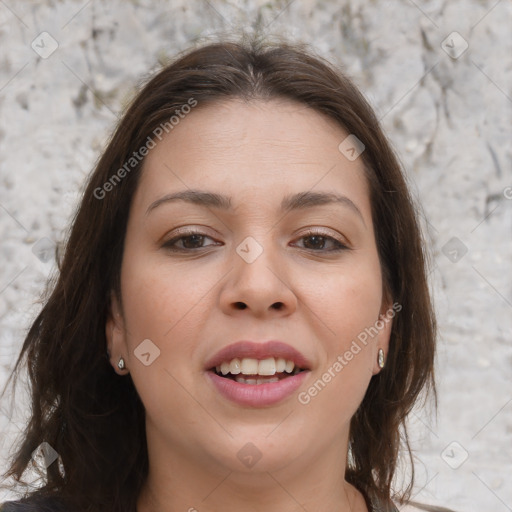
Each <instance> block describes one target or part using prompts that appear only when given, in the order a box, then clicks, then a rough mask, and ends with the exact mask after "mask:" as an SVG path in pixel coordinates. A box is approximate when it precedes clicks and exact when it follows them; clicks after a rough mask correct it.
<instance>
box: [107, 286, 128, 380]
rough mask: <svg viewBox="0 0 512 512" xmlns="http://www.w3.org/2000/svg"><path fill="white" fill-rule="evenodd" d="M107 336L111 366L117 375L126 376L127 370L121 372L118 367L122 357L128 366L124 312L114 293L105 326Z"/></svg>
mask: <svg viewBox="0 0 512 512" xmlns="http://www.w3.org/2000/svg"><path fill="white" fill-rule="evenodd" d="M105 336H106V339H107V354H108V357H109V360H110V364H111V365H112V367H113V368H114V370H115V372H116V373H117V374H119V375H126V373H127V368H126V367H125V369H124V370H120V369H119V367H118V366H117V363H118V362H119V359H120V358H121V357H122V358H123V359H124V361H125V366H127V354H128V350H127V344H126V327H125V324H124V318H123V312H122V308H121V307H120V304H119V301H118V299H117V297H116V294H115V293H114V292H112V294H111V296H110V308H109V312H108V315H107V322H106V324H105Z"/></svg>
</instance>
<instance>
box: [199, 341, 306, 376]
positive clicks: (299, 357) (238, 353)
mask: <svg viewBox="0 0 512 512" xmlns="http://www.w3.org/2000/svg"><path fill="white" fill-rule="evenodd" d="M244 357H247V358H252V359H258V360H261V359H267V358H269V357H275V358H279V357H282V358H283V359H287V360H289V361H293V362H294V363H295V366H298V367H299V368H300V369H302V370H309V369H310V368H311V363H310V362H309V361H308V359H307V358H306V357H305V356H304V355H303V354H301V353H300V352H299V351H298V350H297V349H295V348H293V347H292V346H291V345H288V344H286V343H283V342H282V341H275V340H271V341H265V342H254V341H237V342H236V343H233V344H231V345H228V346H227V347H224V348H223V349H221V350H219V351H218V352H217V353H216V354H214V355H213V356H212V357H211V358H210V359H209V360H208V361H207V362H206V366H205V370H211V369H215V367H216V366H218V365H220V364H222V363H223V362H224V361H232V360H233V359H235V358H238V359H243V358H244Z"/></svg>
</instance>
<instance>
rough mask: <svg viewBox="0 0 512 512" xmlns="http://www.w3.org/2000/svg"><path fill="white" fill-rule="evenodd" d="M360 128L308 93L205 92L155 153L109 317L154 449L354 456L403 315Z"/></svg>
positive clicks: (267, 466) (308, 458) (245, 457)
mask: <svg viewBox="0 0 512 512" xmlns="http://www.w3.org/2000/svg"><path fill="white" fill-rule="evenodd" d="M347 136H348V133H345V132H344V131H343V130H342V129H340V128H339V127H338V126H337V125H336V124H335V123H334V122H333V121H331V120H329V119H327V118H325V117H323V116H322V115H320V114H319V113H316V112H315V111H313V110H311V109H309V108H307V107H305V106H303V105H300V104H296V103H293V102H287V101H277V100H272V101H268V102H264V101H253V102H251V103H243V102H241V101H238V100H229V101H225V102H223V103H215V104H213V105H210V106H205V107H201V105H199V106H198V107H197V108H196V109H195V110H193V111H192V112H191V113H190V114H189V115H188V116H186V117H185V118H184V119H182V120H181V121H180V123H179V124H178V125H177V126H175V127H174V128H173V130H172V131H171V132H170V133H169V134H168V135H167V136H166V138H164V139H163V140H162V141H161V142H159V143H158V144H157V146H156V147H155V148H154V149H152V150H150V152H149V154H148V156H147V157H146V159H145V163H144V169H143V172H142V176H141V181H140V184H139V186H138V189H137V192H136V194H135V196H134V199H133V202H132V206H131V210H130V215H129V220H128V225H127V232H126V240H125V246H124V257H123V263H122V271H121V295H122V309H121V307H120V305H119V304H118V303H117V301H115V300H114V302H113V309H112V315H111V317H110V318H109V321H108V324H107V338H108V344H109V349H110V351H111V353H112V360H111V361H112V365H113V366H114V368H115V370H116V371H117V372H118V373H119V374H123V375H126V371H120V370H118V369H117V367H116V363H117V361H118V359H119V357H121V356H122V357H123V358H124V360H125V362H126V367H127V370H128V371H129V373H130V374H131V378H132V379H133V382H134V384H135V386H136V388H137V391H138V393H139V395H140V398H141V399H142V402H143V403H144V406H145V409H146V428H147V436H148V447H149V451H150V457H151V456H154V457H164V455H165V456H169V458H168V460H169V464H171V462H170V461H171V458H172V460H175V459H180V457H181V458H182V460H187V463H188V464H190V465H194V464H195V465H197V467H201V468H202V469H203V470H205V468H208V469H211V470H216V471H218V470H219V469H221V468H222V469H224V470H226V471H227V470H229V471H231V472H234V471H235V472H244V471H245V472H247V471H252V472H254V471H258V470H260V471H269V470H273V471H277V470H283V471H285V470H286V469H285V468H287V467H288V466H289V465H290V464H291V463H294V464H295V466H290V468H291V467H301V466H302V465H304V466H307V467H311V464H312V461H314V460H316V459H317V457H318V455H321V454H324V455H325V456H326V457H334V456H335V458H336V460H340V459H341V461H340V463H343V460H342V459H343V455H342V454H344V453H346V446H347V445H346V443H347V438H348V431H349V423H350V419H351V417H352V416H353V415H354V413H355V411H356V410H357V408H358V406H359V404H360V403H361V401H362V399H363V396H364V394H365V392H366V389H367V386H368V384H369V381H370V379H371V377H372V375H373V374H375V373H377V372H378V371H379V367H378V364H377V353H378V349H379V348H383V349H384V351H385V353H387V343H388V338H389V331H390V326H391V322H378V320H379V314H385V313H386V311H387V310H388V308H389V304H384V303H383V288H382V276H381V268H380V264H379V258H378V254H377V249H376V245H375V237H374V230H373V225H372V216H371V206H370V200H369V188H368V185H367V183H366V180H365V177H364V174H363V162H362V159H361V158H356V159H355V160H354V159H348V158H346V157H345V156H344V154H343V153H342V152H340V150H339V149H338V146H339V145H340V143H341V142H342V141H343V140H344V139H345V138H346V137H347ZM174 194H183V195H182V198H181V199H179V198H178V199H176V198H175V199H172V198H171V196H172V195H174ZM336 197H337V198H338V199H335V198H336ZM283 205H284V208H283ZM190 232H192V233H193V234H192V235H191V234H190ZM194 233H195V234H194ZM377 322H378V328H377V329H376V328H375V325H376V323H377ZM383 324H384V326H383V327H382V325H383ZM370 328H371V329H370ZM376 331H378V332H377V333H376ZM368 332H371V333H372V334H373V336H372V335H368ZM364 333H366V336H365V334H364ZM271 340H273V341H277V342H280V343H270V344H266V342H268V341H271ZM239 341H249V342H252V344H247V343H242V344H238V345H234V347H230V346H231V345H233V344H236V343H237V342H239ZM264 344H266V345H264ZM226 347H230V348H226ZM220 351H225V352H223V353H221V354H220V355H218V354H219V352H220ZM217 356H218V357H217ZM237 359H239V363H238V362H237V361H236V360H237ZM279 359H284V360H285V362H286V361H287V360H291V361H292V362H293V363H296V366H299V367H300V368H301V369H302V370H304V371H301V372H300V373H298V374H297V375H295V376H293V375H292V374H293V370H291V368H292V366H293V365H291V366H290V363H287V364H288V369H287V370H288V371H292V374H289V373H287V371H286V369H285V371H284V372H283V369H282V365H283V364H284V363H283V362H282V361H281V362H280V361H279ZM263 360H266V361H265V362H263V363H262V362H261V361H263ZM222 361H224V364H223V365H222V364H221V363H222ZM255 361H256V362H255ZM275 365H276V366H277V368H274V366H275ZM217 366H220V367H221V368H220V372H219V373H220V374H221V375H222V370H224V371H229V372H230V373H229V374H226V376H221V375H217V374H216V373H215V370H216V368H215V367H217ZM274 370H275V371H276V372H277V374H278V375H272V373H273V371H274ZM239 371H241V372H242V373H238V372H239ZM255 373H259V376H256V375H253V374H255ZM262 374H268V375H262ZM242 375H250V376H248V377H243V378H242V379H241V378H240V377H241V376H242ZM287 375H288V376H287ZM236 378H238V380H239V381H240V382H237V381H236V380H235V379H236ZM245 379H247V380H245ZM275 380H277V382H274V381H275ZM258 382H259V383H258ZM171 456H172V457H171ZM324 460H326V459H324Z"/></svg>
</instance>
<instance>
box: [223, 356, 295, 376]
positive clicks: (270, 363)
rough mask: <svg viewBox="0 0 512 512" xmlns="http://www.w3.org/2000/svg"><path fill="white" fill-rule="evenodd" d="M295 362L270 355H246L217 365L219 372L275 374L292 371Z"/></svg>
mask: <svg viewBox="0 0 512 512" xmlns="http://www.w3.org/2000/svg"><path fill="white" fill-rule="evenodd" d="M294 368H295V363H294V362H293V361H289V360H287V359H283V358H281V357H279V358H277V359H276V358H274V357H269V358H267V359H262V360H258V359H251V358H248V357H244V358H243V359H238V358H235V359H233V360H232V361H224V362H223V363H222V364H220V365H218V366H217V367H216V370H217V373H222V375H227V374H228V373H231V374H232V375H238V374H239V373H242V374H243V375H275V374H276V373H281V372H286V373H292V372H293V369H294Z"/></svg>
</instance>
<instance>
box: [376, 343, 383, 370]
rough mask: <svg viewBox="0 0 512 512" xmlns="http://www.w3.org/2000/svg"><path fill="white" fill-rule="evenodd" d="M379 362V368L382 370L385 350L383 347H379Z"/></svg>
mask: <svg viewBox="0 0 512 512" xmlns="http://www.w3.org/2000/svg"><path fill="white" fill-rule="evenodd" d="M377 362H378V363H379V368H380V369H381V370H382V368H384V350H382V349H381V348H379V356H378V359H377Z"/></svg>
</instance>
